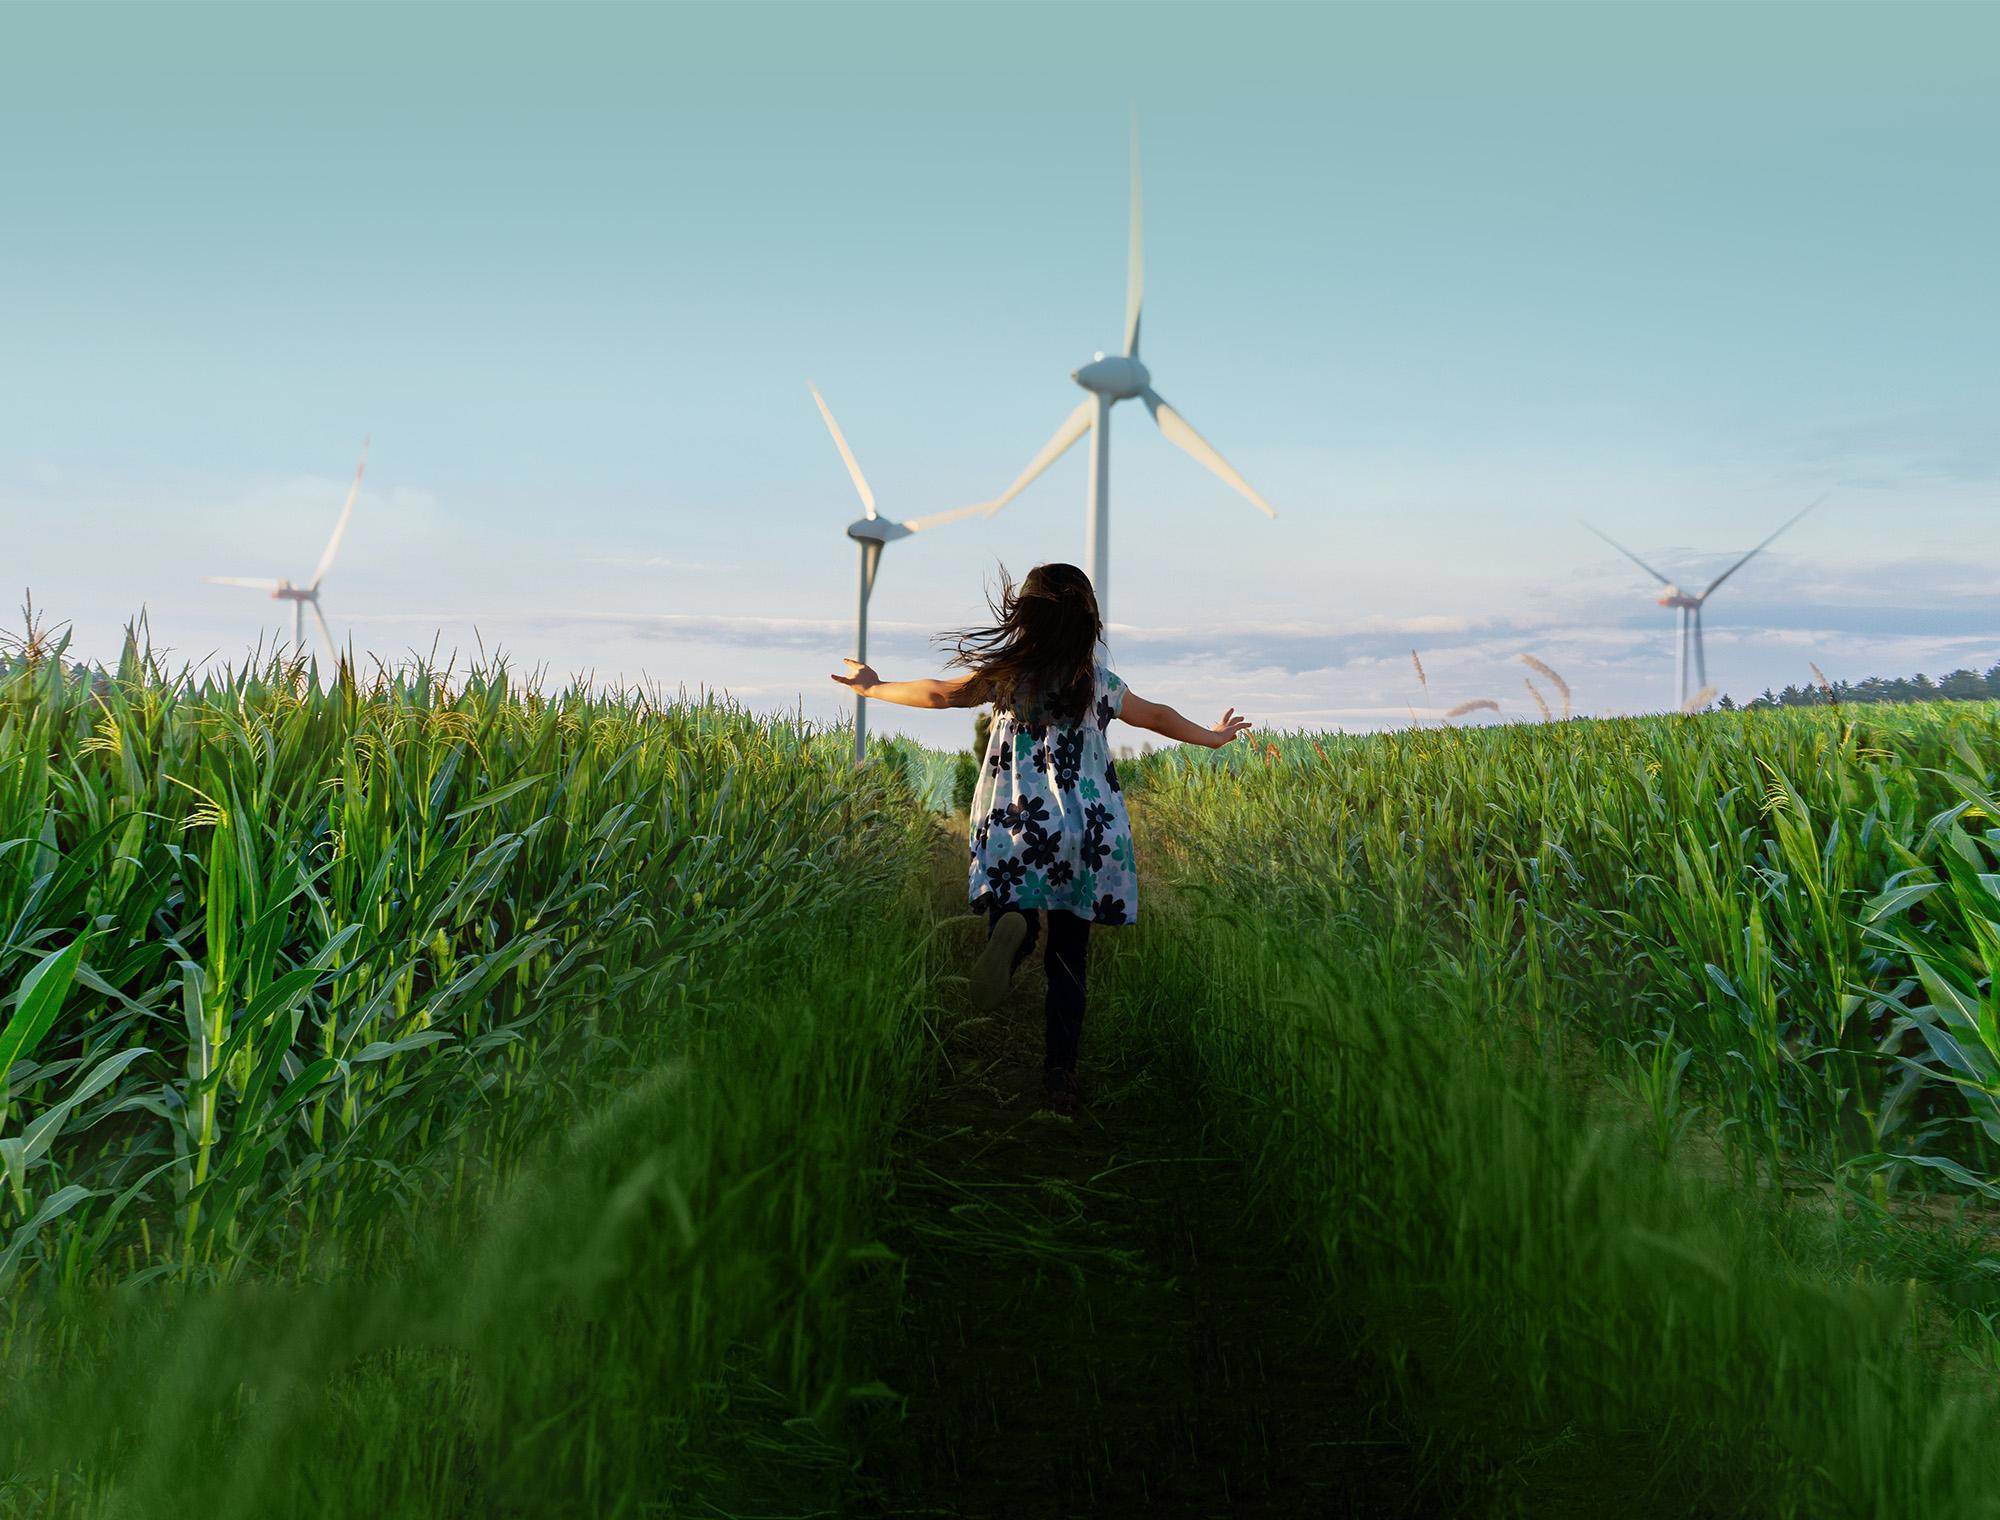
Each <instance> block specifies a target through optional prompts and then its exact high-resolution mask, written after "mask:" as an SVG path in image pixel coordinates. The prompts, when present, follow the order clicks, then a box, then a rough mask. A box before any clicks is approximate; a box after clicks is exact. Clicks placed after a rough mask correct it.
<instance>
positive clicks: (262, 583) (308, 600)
mask: <svg viewBox="0 0 2000 1520" xmlns="http://www.w3.org/2000/svg"><path fill="white" fill-rule="evenodd" d="M367 468H368V440H367V439H366V438H364V439H362V440H361V463H359V464H357V465H356V466H355V467H354V484H353V485H351V486H349V487H348V488H347V502H346V504H345V505H344V506H342V507H341V509H340V519H339V521H337V522H336V523H334V525H333V537H331V538H329V539H328V540H327V541H326V549H325V551H324V552H323V553H322V554H321V555H320V557H319V564H318V565H316V566H315V567H314V568H313V576H312V580H311V581H309V582H308V583H307V584H305V585H303V586H294V585H293V584H292V583H291V582H290V581H285V580H277V581H272V580H257V579H253V578H251V577H248V576H241V575H211V576H207V577H204V578H205V579H206V580H208V581H209V582H211V583H212V584H214V585H217V586H245V587H248V588H249V589H250V590H252V591H266V592H269V593H270V595H271V599H272V600H273V601H278V602H290V603H291V604H292V643H293V645H294V646H295V647H297V648H299V649H301V650H303V649H304V647H305V615H306V608H307V607H308V606H310V607H311V608H312V615H313V621H314V622H315V623H317V624H319V633H320V637H321V638H322V639H323V640H325V642H326V657H327V659H328V660H330V661H333V662H334V663H335V664H338V663H339V658H340V651H339V650H338V648H337V647H336V646H335V645H334V642H333V630H332V629H330V628H328V627H327V626H326V618H325V616H324V615H323V614H322V613H321V612H320V610H319V587H320V582H321V581H323V580H325V579H326V572H327V571H329V570H331V569H332V568H333V557H334V555H336V554H338V553H339V552H340V541H341V539H342V538H343V537H345V536H346V533H347V520H348V519H349V518H350V517H352V516H353V515H354V498H355V497H357V496H359V495H360V494H361V476H362V473H363V472H364V471H366V470H367Z"/></svg>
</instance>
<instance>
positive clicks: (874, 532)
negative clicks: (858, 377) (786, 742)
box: [806, 385, 987, 765]
mask: <svg viewBox="0 0 2000 1520" xmlns="http://www.w3.org/2000/svg"><path fill="white" fill-rule="evenodd" d="M806 388H807V389H808V390H810V391H811V392H812V398H813V400H814V401H815V402H816V403H818V405H819V414H820V416H822V417H824V418H825V419H826V430H827V431H828V432H829V433H831V434H833V446H834V447H835V448H837V449H839V450H840V458H841V461H842V462H843V463H844V464H845V465H846V466H847V473H848V475H849V477H850V478H851V479H852V480H853V481H854V489H855V492H856V493H857V494H858V495H859V496H860V497H861V510H862V514H863V515H862V516H860V517H858V518H856V519H855V520H854V521H853V522H851V523H849V524H848V525H847V536H848V537H849V538H851V539H853V540H854V542H855V546H856V547H857V548H858V549H859V551H860V558H861V573H860V591H859V594H858V595H857V597H856V598H855V606H854V658H855V659H856V660H857V661H859V662H860V663H861V664H863V665H866V664H867V663H868V597H869V594H870V593H871V592H873V591H874V589H875V571H876V569H877V568H878V567H879V566H880V565H881V563H882V546H883V545H884V544H892V543H894V542H895V541H896V540H897V539H899V538H908V537H909V536H910V535H911V534H912V533H921V532H923V531H924V529H926V528H935V527H938V526H940V525H942V524H944V523H948V522H954V521H956V520H957V519H959V518H961V517H970V516H971V515H972V514H973V513H975V512H984V511H986V510H987V504H986V503H985V502H979V503H977V504H976V505H973V506H970V507H958V508H956V509H954V510H952V511H950V512H933V513H932V514H931V515H930V516H928V517H913V518H911V519H909V520H908V521H907V522H896V521H895V520H893V519H892V518H887V517H883V516H881V515H879V514H878V513H877V512H876V510H875V492H874V491H873V490H872V489H870V487H869V485H868V478H867V477H866V476H865V475H863V474H862V473H861V466H860V465H858V464H856V463H855V462H854V450H852V449H850V448H849V447H848V446H847V438H846V436H845V435H844V434H843V433H842V432H841V431H840V424H839V423H837V422H835V421H834V420H833V412H832V411H831V410H830V409H829V408H828V406H827V404H826V398H825V397H824V396H822V395H820V393H819V387H818V386H816V385H808V386H807V387H806ZM867 722H868V699H867V698H866V697H861V696H857V697H856V698H855V699H854V761H855V763H856V764H857V765H858V764H860V763H861V762H862V761H863V760H865V759H866V758H867V756H868V734H867Z"/></svg>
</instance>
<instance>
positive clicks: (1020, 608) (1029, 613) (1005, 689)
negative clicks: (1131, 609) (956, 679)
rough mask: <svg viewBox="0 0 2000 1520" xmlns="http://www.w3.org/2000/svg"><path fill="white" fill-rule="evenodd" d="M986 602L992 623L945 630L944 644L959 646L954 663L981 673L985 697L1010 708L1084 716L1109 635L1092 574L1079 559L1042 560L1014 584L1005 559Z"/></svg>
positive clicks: (1058, 715)
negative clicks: (1064, 561)
mask: <svg viewBox="0 0 2000 1520" xmlns="http://www.w3.org/2000/svg"><path fill="white" fill-rule="evenodd" d="M986 604H987V606H988V607H990V608H991V609H992V611H993V623H992V626H991V627H987V628H964V629H960V630H959V631H958V632H956V633H947V634H945V635H943V636H942V638H941V640H940V642H942V643H946V644H952V645H955V646H956V650H957V652H956V653H954V654H953V655H952V657H951V663H952V664H954V665H958V666H962V667H963V668H965V669H966V670H969V671H971V672H972V673H973V675H974V676H975V677H977V683H976V684H977V687H978V691H979V695H980V697H981V698H982V699H983V700H985V701H988V702H992V703H996V704H997V705H999V706H1001V707H1004V708H1006V709H1007V710H1008V711H1009V712H1014V713H1019V712H1022V711H1023V710H1025V709H1029V708H1038V709H1040V710H1041V711H1043V712H1045V713H1047V714H1048V716H1050V717H1052V718H1058V719H1075V718H1080V717H1082V716H1083V714H1084V712H1085V710H1086V709H1088V708H1089V706H1090V698H1091V693H1092V691H1093V690H1094V689H1095V687H1096V673H1097V642H1098V640H1099V639H1100V638H1102V637H1103V635H1104V624H1103V622H1102V621H1101V620H1100V619H1099V617H1098V615H1097V593H1096V592H1095V591H1093V590H1091V589H1090V577H1089V576H1087V575H1085V574H1084V573H1083V572H1082V571H1081V570H1079V569H1077V567H1076V566H1075V565H1064V564H1048V565H1037V566H1035V568H1034V569H1032V570H1030V571H1029V572H1028V578H1027V579H1026V580H1024V581H1022V582H1021V584H1020V585H1019V586H1016V585H1015V584H1014V582H1013V581H1012V580H1011V579H1010V578H1009V577H1008V574H1007V567H1006V566H1005V565H1002V566H1001V567H1000V590H999V593H998V594H997V595H989V596H988V597H987V599H986Z"/></svg>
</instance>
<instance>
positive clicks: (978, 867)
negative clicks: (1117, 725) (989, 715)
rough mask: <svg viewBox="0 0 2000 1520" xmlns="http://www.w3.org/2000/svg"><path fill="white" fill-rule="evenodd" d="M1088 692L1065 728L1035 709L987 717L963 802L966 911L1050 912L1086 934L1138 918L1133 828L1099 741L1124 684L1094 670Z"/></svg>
mask: <svg viewBox="0 0 2000 1520" xmlns="http://www.w3.org/2000/svg"><path fill="white" fill-rule="evenodd" d="M1093 684H1094V689H1093V690H1092V692H1091V702H1090V706H1089V707H1088V708H1087V709H1086V710H1085V712H1084V714H1083V716H1082V717H1080V718H1077V719H1075V720H1072V721H1067V722H1065V721H1063V720H1060V719H1055V718H1051V717H1050V716H1049V715H1048V714H1047V713H1046V712H1045V711H1042V710H1040V709H1039V707H1036V708H1031V709H1030V710H1029V711H1026V712H1023V713H1011V712H1003V711H996V712H995V713H994V714H993V730H992V733H991V734H990V735H988V737H987V740H986V763H985V765H984V766H983V767H982V768H981V770H980V773H979V785H978V786H977V787H976V788H975V789H974V791H973V794H972V811H971V816H972V871H971V878H970V881H969V883H968V887H969V891H968V895H969V896H970V898H971V901H972V903H973V905H974V906H975V907H980V908H985V907H989V906H993V905H998V906H1000V907H1007V908H1024V909H1033V908H1059V909H1063V910H1065V911H1067V912H1070V913H1074V914H1075V915H1076V916H1077V917H1078V918H1082V919H1088V920H1089V921H1090V922H1091V923H1095V924H1129V923H1132V922H1134V921H1135V920H1136V919H1137V918H1138V916H1139V876H1138V869H1137V862H1136V861H1135V860H1134V859H1133V856H1132V820H1131V819H1130V817H1128V816H1127V814H1126V812H1125V799H1124V797H1123V796H1121V795H1120V794H1119V790H1118V767H1117V766H1115V765H1113V764H1112V763H1111V751H1110V749H1109V747H1108V746H1107V744H1106V742H1105V737H1104V731H1105V730H1106V729H1107V728H1109V727H1110V726H1111V720H1112V719H1113V718H1115V717H1117V716H1118V710H1119V708H1120V707H1122V706H1123V705H1124V701H1125V683H1124V682H1123V681H1121V680H1119V679H1118V677H1117V676H1115V675H1113V674H1112V673H1111V672H1110V671H1109V670H1108V669H1106V668H1105V667H1104V666H1103V665H1099V666H1098V667H1097V674H1096V679H1095V681H1094V683H1093Z"/></svg>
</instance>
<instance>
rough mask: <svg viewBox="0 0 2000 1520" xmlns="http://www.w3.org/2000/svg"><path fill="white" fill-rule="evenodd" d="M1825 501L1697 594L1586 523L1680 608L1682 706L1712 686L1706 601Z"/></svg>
mask: <svg viewBox="0 0 2000 1520" xmlns="http://www.w3.org/2000/svg"><path fill="white" fill-rule="evenodd" d="M1825 500H1826V497H1825V496H1824V495H1821V496H1818V497H1815V498H1814V499H1813V500H1812V501H1809V502H1807V503H1806V505H1805V506H1803V507H1801V508H1800V509H1799V510H1798V511H1796V512H1794V513H1793V514H1792V515H1791V516H1790V517H1788V518H1786V519H1785V520H1784V521H1783V522H1781V523H1779V524H1778V526H1777V527H1776V528H1774V529H1773V530H1772V531H1771V533H1770V535H1769V537H1767V538H1766V539H1765V540H1764V541H1763V542H1762V543H1761V544H1759V545H1758V546H1757V547H1756V548H1754V549H1752V550H1751V551H1750V552H1749V553H1748V554H1746V555H1744V556H1743V558H1741V559H1739V560H1738V561H1737V562H1736V563H1735V564H1733V565H1731V566H1730V567H1729V568H1728V569H1727V570H1725V571H1723V572H1722V574H1720V575H1718V576H1717V577H1716V578H1715V579H1714V580H1712V581H1710V582H1709V583H1708V585H1707V586H1706V587H1705V588H1704V589H1703V590H1702V591H1701V592H1699V593H1696V594H1690V593H1689V592H1686V591H1683V590H1681V588H1680V587H1679V586H1677V585H1675V584H1674V583H1673V582H1672V581H1670V580H1668V579H1667V578H1666V577H1665V576H1664V575H1662V574H1660V572H1659V571H1657V570H1655V569H1654V568H1653V567H1652V566H1651V565H1649V564H1647V563H1646V562H1645V561H1644V560H1643V559H1641V558H1639V556H1638V555H1636V554H1634V553H1633V552H1632V551H1631V550H1630V549H1628V548H1626V547H1625V546H1624V545H1623V544H1621V543H1619V542H1618V540H1617V539H1615V538H1613V537H1612V536H1611V535H1610V534H1608V533H1606V532H1604V531H1603V530H1602V529H1599V528H1594V527H1591V525H1590V524H1589V523H1585V524H1584V526H1585V527H1586V528H1590V531H1591V532H1593V533H1595V534H1596V535H1597V536H1598V537H1599V538H1601V539H1603V540H1604V541H1605V542H1606V543H1607V544H1609V545H1611V547H1612V548H1614V549H1616V550H1617V551H1618V552H1619V553H1620V554H1622V555H1624V556H1625V557H1626V558H1627V559H1629V560H1630V561H1632V563H1633V564H1635V565H1637V566H1638V567H1639V568H1640V569H1641V570H1643V571H1645V572H1646V573H1647V574H1648V575H1650V576H1652V578H1653V579H1654V580H1656V581H1658V582H1659V583H1660V585H1661V587H1662V588H1664V589H1662V590H1661V592H1660V596H1659V603H1660V605H1661V606H1662V607H1672V608H1675V609H1676V610H1678V611H1679V613H1680V635H1679V638H1678V641H1677V643H1676V645H1675V654H1674V685H1675V688H1676V691H1677V693H1678V697H1679V701H1680V705H1681V706H1682V707H1686V706H1687V705H1688V701H1689V699H1690V698H1691V697H1692V696H1694V695H1695V693H1696V692H1702V691H1706V690H1707V689H1708V657H1707V655H1706V654H1705V653H1704V652H1703V650H1702V647H1701V609H1702V606H1703V604H1704V603H1706V602H1707V601H1708V599H1709V598H1710V597H1711V596H1713V595H1715V588H1716V587H1717V586H1720V585H1721V584H1722V583H1723V582H1724V581H1726V580H1728V579H1729V577H1730V576H1732V575H1734V574H1735V573H1736V572H1737V571H1738V570H1741V569H1742V568H1743V567H1744V566H1745V565H1747V564H1749V563H1750V561H1751V560H1753V559H1755V558H1756V557H1757V556H1758V555H1760V554H1762V553H1763V552H1764V551H1765V550H1766V549H1768V548H1769V547H1770V546H1771V543H1772V541H1773V540H1775V539H1776V538H1777V536H1778V535H1779V534H1780V533H1783V532H1784V531H1785V530H1786V529H1787V528H1789V527H1791V525H1792V524H1793V523H1795V522H1797V521H1798V520H1799V519H1800V518H1801V517H1804V516H1805V515H1806V513H1808V512H1810V511H1811V510H1812V509H1813V508H1814V507H1816V506H1818V505H1819V504H1820V503H1821V502H1823V501H1825ZM1690 644H1692V645H1693V648H1694V672H1693V673H1694V688H1693V690H1692V691H1690V690H1689V688H1688V673H1689V672H1688V648H1689V645H1690Z"/></svg>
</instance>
